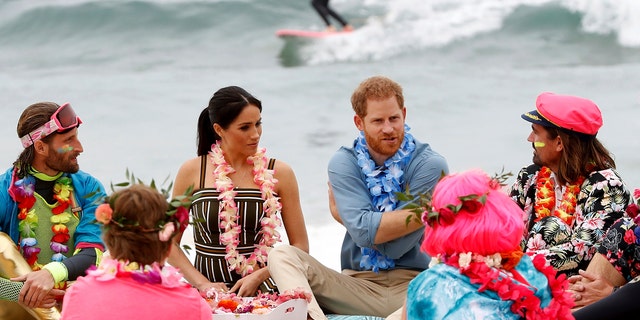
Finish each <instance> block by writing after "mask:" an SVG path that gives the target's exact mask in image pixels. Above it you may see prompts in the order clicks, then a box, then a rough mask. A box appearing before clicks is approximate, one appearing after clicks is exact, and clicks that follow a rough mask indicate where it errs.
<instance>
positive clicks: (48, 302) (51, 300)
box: [40, 289, 65, 308]
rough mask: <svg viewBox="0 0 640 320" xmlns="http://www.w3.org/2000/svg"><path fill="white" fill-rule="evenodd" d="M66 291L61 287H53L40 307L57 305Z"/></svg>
mask: <svg viewBox="0 0 640 320" xmlns="http://www.w3.org/2000/svg"><path fill="white" fill-rule="evenodd" d="M64 293H65V291H64V290H60V289H52V290H51V291H49V294H48V295H47V296H46V297H45V298H44V300H43V301H42V303H41V304H40V308H53V307H55V306H56V305H57V303H58V301H59V300H60V297H62V296H64Z"/></svg>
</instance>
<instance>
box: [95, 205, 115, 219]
mask: <svg viewBox="0 0 640 320" xmlns="http://www.w3.org/2000/svg"><path fill="white" fill-rule="evenodd" d="M112 216H113V209H111V206H110V205H109V204H108V203H103V204H101V205H99V206H98V208H96V220H98V222H100V223H102V224H109V222H110V221H111V217H112Z"/></svg>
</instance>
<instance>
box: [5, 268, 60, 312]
mask: <svg viewBox="0 0 640 320" xmlns="http://www.w3.org/2000/svg"><path fill="white" fill-rule="evenodd" d="M11 281H20V282H24V286H23V287H22V289H21V290H20V295H19V297H18V302H20V303H21V304H23V305H25V306H27V307H29V308H39V307H42V305H43V304H45V301H46V304H47V305H48V304H50V303H51V302H50V300H49V298H48V296H49V294H50V292H51V290H52V289H53V286H54V285H55V282H54V280H53V276H52V275H51V272H49V270H46V269H42V270H38V271H34V272H29V273H27V274H25V275H23V276H20V277H15V278H11ZM63 294H64V292H63Z"/></svg>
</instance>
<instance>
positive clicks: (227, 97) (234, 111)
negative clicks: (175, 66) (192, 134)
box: [196, 86, 262, 156]
mask: <svg viewBox="0 0 640 320" xmlns="http://www.w3.org/2000/svg"><path fill="white" fill-rule="evenodd" d="M249 105H253V106H256V107H258V109H260V112H262V103H261V102H260V100H258V99H256V98H255V97H254V96H252V95H251V94H250V93H249V92H247V91H246V90H244V89H242V88H240V87H236V86H230V87H224V88H222V89H220V90H218V91H216V93H214V94H213V97H211V100H209V106H207V107H206V108H204V110H202V112H201V113H200V117H199V118H198V140H197V142H196V143H197V146H198V155H199V156H203V155H206V154H208V153H209V151H211V145H212V144H214V143H216V141H218V140H220V136H218V134H216V132H215V131H214V130H213V124H214V123H217V124H218V125H219V126H220V127H222V128H223V129H227V128H228V127H229V125H230V124H231V123H232V122H233V121H234V120H235V119H236V118H237V117H238V115H239V114H240V112H242V110H244V108H245V107H247V106H249Z"/></svg>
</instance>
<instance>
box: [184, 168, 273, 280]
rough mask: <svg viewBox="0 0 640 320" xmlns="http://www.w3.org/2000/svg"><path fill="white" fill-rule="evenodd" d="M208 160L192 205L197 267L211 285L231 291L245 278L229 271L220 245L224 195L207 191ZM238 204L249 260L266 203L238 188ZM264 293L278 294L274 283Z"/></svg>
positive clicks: (257, 192) (257, 193)
mask: <svg viewBox="0 0 640 320" xmlns="http://www.w3.org/2000/svg"><path fill="white" fill-rule="evenodd" d="M207 159H208V158H207V156H202V157H201V166H200V188H199V189H198V190H196V191H195V192H194V195H195V196H197V198H196V200H194V201H193V204H192V205H191V214H192V215H193V220H194V224H193V238H194V243H195V251H196V256H195V261H194V266H195V268H196V269H198V271H200V273H202V275H204V276H205V277H207V278H208V279H209V281H211V282H224V283H225V284H226V285H227V286H228V287H229V288H231V287H232V286H233V285H234V284H235V283H236V282H237V281H238V280H240V278H241V276H240V275H239V274H238V273H236V272H235V271H233V270H229V267H228V265H227V261H226V260H225V258H224V256H225V254H226V252H225V246H224V245H223V244H221V243H220V234H221V233H222V230H221V229H220V226H219V225H220V217H219V216H218V211H219V205H220V201H219V200H218V196H219V195H220V193H219V192H218V191H216V189H215V188H204V181H205V179H204V178H205V175H206V161H207ZM274 164H275V159H269V164H268V168H269V169H273V166H274ZM235 191H236V192H237V194H236V197H235V202H236V205H237V207H238V215H239V218H238V225H240V226H241V228H242V231H241V232H240V235H239V239H238V240H239V241H240V244H238V248H237V250H238V252H240V254H242V255H244V256H245V257H249V255H250V254H251V253H252V252H253V250H254V249H255V247H256V245H257V244H258V242H259V241H260V239H259V238H258V232H259V231H260V228H261V226H260V219H262V217H264V211H263V208H262V205H263V202H264V200H263V199H262V194H261V192H260V190H259V189H257V188H235ZM260 290H261V291H262V292H266V291H274V290H275V284H274V283H273V280H271V279H268V280H267V281H265V283H264V284H263V285H262V286H261V287H260Z"/></svg>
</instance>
